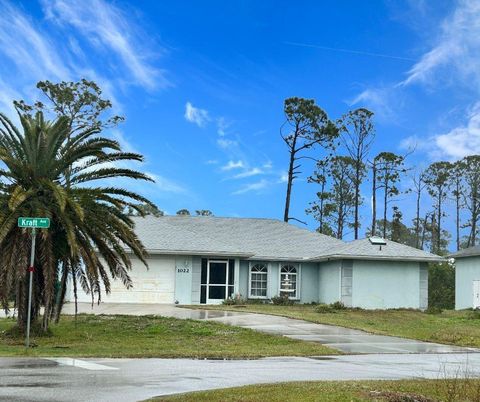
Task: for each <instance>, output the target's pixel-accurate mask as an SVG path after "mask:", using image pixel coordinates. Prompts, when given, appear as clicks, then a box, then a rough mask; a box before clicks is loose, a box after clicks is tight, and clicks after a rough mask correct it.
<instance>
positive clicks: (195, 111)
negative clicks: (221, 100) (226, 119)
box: [184, 102, 210, 127]
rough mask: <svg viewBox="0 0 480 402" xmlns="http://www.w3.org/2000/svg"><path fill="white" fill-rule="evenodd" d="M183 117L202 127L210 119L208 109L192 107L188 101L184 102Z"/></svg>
mask: <svg viewBox="0 0 480 402" xmlns="http://www.w3.org/2000/svg"><path fill="white" fill-rule="evenodd" d="M184 117H185V119H186V120H187V121H189V122H190V123H194V124H196V125H197V126H198V127H204V126H205V124H207V123H208V122H209V121H210V117H209V116H208V111H207V110H205V109H200V108H197V107H194V106H193V105H192V104H191V103H190V102H187V103H186V104H185V115H184Z"/></svg>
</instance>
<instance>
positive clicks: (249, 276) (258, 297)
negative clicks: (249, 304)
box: [248, 261, 270, 300]
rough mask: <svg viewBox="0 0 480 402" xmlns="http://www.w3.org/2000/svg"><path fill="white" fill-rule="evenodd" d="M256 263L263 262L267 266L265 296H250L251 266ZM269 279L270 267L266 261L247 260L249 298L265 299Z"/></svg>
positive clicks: (266, 297)
mask: <svg viewBox="0 0 480 402" xmlns="http://www.w3.org/2000/svg"><path fill="white" fill-rule="evenodd" d="M258 264H263V265H265V266H266V267H267V272H266V274H267V289H266V294H265V296H252V267H253V266H254V265H258ZM269 281H270V267H269V264H268V263H266V262H261V261H259V262H256V261H251V262H249V265H248V298H249V299H261V300H265V299H268V283H269Z"/></svg>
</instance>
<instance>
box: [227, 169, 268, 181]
mask: <svg viewBox="0 0 480 402" xmlns="http://www.w3.org/2000/svg"><path fill="white" fill-rule="evenodd" d="M259 174H264V171H263V170H262V169H260V168H257V167H254V168H252V169H248V170H245V171H244V172H242V173H238V174H236V175H235V176H233V178H234V179H243V178H246V177H252V176H257V175H259Z"/></svg>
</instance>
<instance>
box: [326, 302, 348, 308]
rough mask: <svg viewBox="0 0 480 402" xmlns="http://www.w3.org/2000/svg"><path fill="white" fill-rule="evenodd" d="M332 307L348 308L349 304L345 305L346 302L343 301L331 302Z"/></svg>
mask: <svg viewBox="0 0 480 402" xmlns="http://www.w3.org/2000/svg"><path fill="white" fill-rule="evenodd" d="M330 307H331V308H332V309H334V310H346V309H347V306H345V304H343V303H342V302H341V301H336V302H334V303H332V304H330Z"/></svg>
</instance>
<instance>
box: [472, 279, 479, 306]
mask: <svg viewBox="0 0 480 402" xmlns="http://www.w3.org/2000/svg"><path fill="white" fill-rule="evenodd" d="M473 308H480V281H473Z"/></svg>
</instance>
